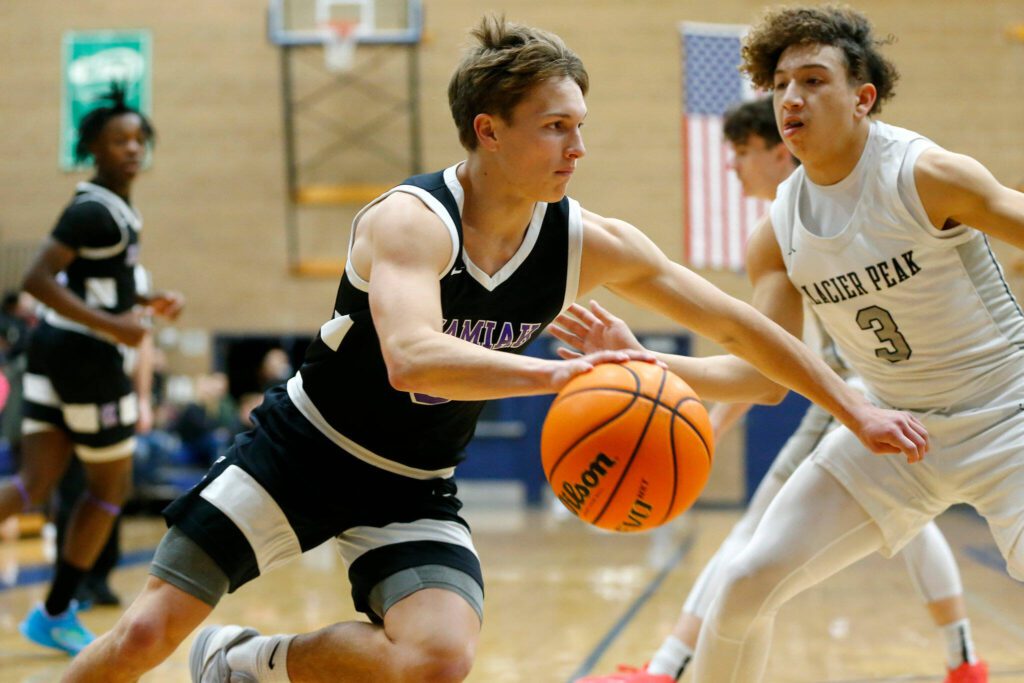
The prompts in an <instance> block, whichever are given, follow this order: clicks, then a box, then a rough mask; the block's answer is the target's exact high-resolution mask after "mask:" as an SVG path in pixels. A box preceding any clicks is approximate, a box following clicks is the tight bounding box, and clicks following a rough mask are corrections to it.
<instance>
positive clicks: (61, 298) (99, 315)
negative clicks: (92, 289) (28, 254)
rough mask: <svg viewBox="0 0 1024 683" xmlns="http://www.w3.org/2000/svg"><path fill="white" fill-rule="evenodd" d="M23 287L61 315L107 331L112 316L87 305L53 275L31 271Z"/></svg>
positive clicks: (92, 327)
mask: <svg viewBox="0 0 1024 683" xmlns="http://www.w3.org/2000/svg"><path fill="white" fill-rule="evenodd" d="M22 288H23V289H24V290H25V291H26V292H28V293H29V294H31V295H32V296H34V297H35V298H36V299H38V300H39V301H40V302H41V303H42V304H43V305H45V306H47V307H49V308H51V309H53V310H54V311H56V312H57V313H59V314H60V315H62V316H64V317H65V318H68V319H70V320H74V321H75V322H77V323H81V324H82V325H85V326H86V327H88V328H90V329H93V330H97V331H100V332H107V331H108V328H109V326H110V322H111V317H110V315H109V314H107V313H106V312H104V311H101V310H98V309H95V308H91V307H90V306H86V305H85V302H84V301H82V300H81V299H80V298H78V297H77V296H75V295H74V294H73V293H71V292H70V291H68V290H67V288H65V287H62V286H61V285H59V284H58V283H57V281H56V280H54V279H53V277H52V276H49V275H46V274H44V273H39V272H37V271H35V270H32V271H29V273H28V274H27V275H26V276H25V281H24V282H23V283H22Z"/></svg>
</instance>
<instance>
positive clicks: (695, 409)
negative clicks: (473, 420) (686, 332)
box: [540, 361, 714, 532]
mask: <svg viewBox="0 0 1024 683" xmlns="http://www.w3.org/2000/svg"><path fill="white" fill-rule="evenodd" d="M540 451H541V461H542V462H543V465H544V474H545V476H546V477H547V480H548V483H549V484H551V488H552V489H553V490H554V492H555V496H557V497H558V499H559V500H560V501H561V502H562V504H563V505H565V507H567V508H568V509H569V510H570V511H571V512H572V513H573V514H575V515H576V516H577V517H579V518H580V519H582V520H583V521H585V522H588V523H590V524H593V525H595V526H598V527H600V528H602V529H608V530H610V531H621V532H631V531H646V530H648V529H653V528H655V527H657V526H660V525H662V524H664V523H665V522H667V521H669V520H671V519H672V518H674V517H676V516H677V515H679V514H680V513H681V512H683V511H684V510H686V509H687V508H689V507H690V506H691V505H692V504H693V502H694V501H695V500H696V499H697V496H698V495H700V492H701V490H703V488H704V485H705V484H706V483H707V480H708V474H709V473H710V471H711V462H712V459H713V453H714V441H713V435H712V430H711V422H710V420H709V419H708V414H707V411H706V410H705V409H704V405H703V404H702V403H701V402H700V399H699V398H698V397H697V395H696V394H695V393H694V391H693V389H691V388H690V387H689V385H687V384H686V382H684V381H683V380H681V379H680V378H679V377H677V376H676V375H674V374H672V373H671V372H668V371H667V370H665V369H663V368H660V367H658V366H657V365H654V364H653V363H643V362H639V361H630V362H628V363H621V364H619V363H604V364H602V365H598V366H597V367H595V368H594V369H593V370H591V371H590V372H587V373H585V374H582V375H579V376H578V377H576V378H574V379H573V380H571V381H570V382H569V383H568V384H566V385H565V386H564V387H563V388H562V390H561V391H560V392H559V393H558V396H557V397H556V398H555V400H554V402H553V403H552V404H551V408H550V409H549V410H548V414H547V418H546V419H545V420H544V427H543V429H542V431H541V444H540Z"/></svg>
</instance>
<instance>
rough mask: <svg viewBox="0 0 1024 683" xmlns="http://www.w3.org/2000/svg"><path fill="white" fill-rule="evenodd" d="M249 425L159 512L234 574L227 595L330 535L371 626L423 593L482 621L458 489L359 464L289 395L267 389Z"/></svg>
mask: <svg viewBox="0 0 1024 683" xmlns="http://www.w3.org/2000/svg"><path fill="white" fill-rule="evenodd" d="M253 419H254V421H255V422H256V425H257V426H256V428H255V429H253V430H251V431H249V432H246V433H244V434H241V435H239V436H238V437H236V438H235V441H234V443H233V444H232V445H231V447H230V448H229V449H228V452H227V453H226V454H225V455H224V456H223V457H221V458H219V459H218V460H217V461H216V462H215V463H214V464H213V466H212V467H211V469H210V471H209V472H207V474H206V476H205V477H204V478H203V480H202V481H201V482H200V483H198V484H197V485H196V486H195V487H194V488H193V489H192V490H190V491H189V492H188V493H186V494H185V495H183V496H182V497H180V498H179V499H178V500H176V501H174V502H173V503H171V505H169V506H168V507H167V509H165V510H164V516H165V518H166V519H167V523H168V525H173V526H176V527H178V529H179V530H180V531H182V532H183V533H185V534H186V535H187V536H188V537H189V538H191V539H192V540H193V541H195V542H196V543H197V544H198V545H199V546H200V547H201V548H202V549H203V550H204V551H205V552H207V553H208V554H209V555H210V556H211V557H212V558H213V560H214V561H215V562H216V563H217V565H218V566H219V567H220V568H221V569H222V570H223V571H224V573H225V574H227V576H228V579H229V581H230V586H229V592H233V591H235V590H236V589H238V588H239V587H240V586H242V585H243V584H245V583H246V582H248V581H250V580H252V579H253V578H255V577H256V576H258V575H260V574H263V573H265V572H267V571H270V570H271V569H273V568H275V567H278V566H280V565H282V564H284V563H286V562H288V561H290V560H292V559H294V558H296V557H298V556H299V555H300V554H302V553H303V552H305V551H307V550H310V549H312V548H315V547H316V546H318V545H320V544H321V543H323V542H324V541H327V540H329V539H331V538H334V539H336V542H337V544H338V550H339V551H340V553H341V556H342V559H343V560H344V561H345V564H346V565H347V566H348V576H349V581H350V583H351V585H352V599H353V602H354V604H355V607H356V609H358V610H359V611H360V612H363V613H365V614H367V616H369V617H370V619H372V620H374V621H377V622H379V621H381V620H382V619H383V616H384V613H385V612H386V611H387V609H388V608H389V607H390V606H391V605H393V604H394V603H395V602H397V601H398V600H400V599H401V598H403V597H405V596H406V595H409V594H411V593H413V592H415V591H416V590H419V589H421V588H427V587H438V588H444V589H447V590H451V591H453V592H456V593H458V594H460V595H462V596H463V597H464V598H465V599H466V600H467V601H468V602H469V603H470V605H471V606H473V608H474V609H475V610H476V611H477V613H478V614H480V615H482V601H483V577H482V575H481V571H480V560H479V558H478V557H477V554H476V550H475V548H474V547H473V541H472V538H471V536H470V531H469V525H468V524H467V523H466V521H465V520H463V519H462V517H460V516H459V514H458V513H459V509H460V508H461V507H462V503H461V502H460V501H459V500H458V498H457V496H456V486H455V482H454V481H452V480H450V479H431V480H426V481H423V480H414V479H409V478H407V477H402V476H400V475H396V474H392V473H390V472H386V471H384V470H381V469H379V468H376V467H373V466H372V465H369V464H366V463H364V462H363V461H361V460H359V459H357V458H355V457H354V456H352V455H350V454H348V453H346V452H345V451H343V450H341V449H339V448H338V447H337V446H336V445H335V444H334V443H332V442H331V441H329V440H328V439H327V438H326V437H324V436H323V435H322V434H321V433H320V432H319V431H317V430H316V428H315V427H313V425H312V424H310V423H309V421H308V420H306V418H305V417H303V415H302V414H301V413H300V412H299V411H298V409H297V408H296V407H295V405H294V404H293V403H292V402H291V400H290V399H289V398H288V394H287V392H286V390H285V389H284V387H276V388H274V389H271V390H270V391H269V392H267V395H266V397H265V399H264V402H263V404H262V405H261V406H260V407H259V408H257V409H256V410H255V411H253Z"/></svg>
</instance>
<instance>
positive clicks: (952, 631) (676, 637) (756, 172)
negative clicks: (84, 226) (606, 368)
mask: <svg viewBox="0 0 1024 683" xmlns="http://www.w3.org/2000/svg"><path fill="white" fill-rule="evenodd" d="M723 128H724V133H725V138H726V141H727V142H728V144H729V145H730V147H731V148H732V151H733V159H734V161H733V169H734V170H735V172H736V175H737V177H738V178H739V180H740V182H741V184H742V185H743V192H744V194H746V195H747V196H749V197H758V198H760V199H775V193H776V189H777V188H778V186H779V184H780V183H782V182H783V181H784V180H785V179H786V178H788V177H789V176H790V174H791V173H792V172H793V171H794V170H795V169H796V167H797V162H796V161H795V160H794V159H793V156H792V155H791V154H790V153H789V150H788V149H787V148H786V146H785V145H783V144H782V137H781V136H780V135H779V130H778V127H777V126H776V124H775V112H774V110H773V108H772V101H771V98H765V99H761V100H757V101H754V102H748V103H745V104H742V105H740V106H738V107H737V108H735V109H733V110H731V111H730V112H728V113H727V114H726V116H725V120H724V122H723ZM570 312H571V313H572V314H573V315H571V316H562V317H560V318H559V320H558V321H557V322H558V323H559V324H561V325H563V326H564V327H566V328H571V329H573V330H575V332H570V331H569V330H568V329H562V328H559V327H557V326H555V327H552V331H553V332H554V334H555V336H556V337H559V338H560V339H562V340H564V341H566V342H567V343H570V344H573V345H575V344H585V341H584V340H585V339H586V338H587V336H588V335H599V336H603V335H604V334H605V333H604V332H599V330H598V329H596V328H607V330H608V331H607V334H609V335H614V336H615V337H617V338H621V339H622V340H624V342H625V343H628V341H629V340H631V339H632V335H631V334H630V333H629V331H628V329H627V328H626V327H625V323H623V322H622V321H621V320H619V319H618V318H616V317H615V316H613V315H611V314H609V313H608V312H607V311H605V310H604V309H603V308H601V307H600V306H598V305H596V304H594V310H593V311H592V312H588V311H587V310H586V309H584V308H582V307H575V306H574V307H573V308H572V309H570ZM809 322H811V323H812V324H814V325H815V331H816V335H814V336H815V337H816V338H817V341H818V349H819V351H820V354H821V357H822V358H823V359H824V360H825V361H826V362H827V363H828V365H829V367H831V368H832V369H833V370H834V371H835V372H836V373H837V374H839V375H840V376H842V377H846V378H847V381H848V382H850V383H851V385H852V386H854V387H857V388H858V389H862V388H863V384H862V383H861V382H860V381H859V380H858V379H856V377H855V376H854V375H853V374H852V373H851V372H850V368H849V367H848V366H847V365H846V363H845V362H844V361H843V360H842V358H840V356H839V354H838V353H837V351H836V348H835V343H834V342H833V341H832V340H831V339H830V338H829V336H828V334H827V333H826V332H825V331H824V330H823V329H821V326H820V325H819V324H817V319H816V318H813V317H812V319H811V320H810V321H809ZM638 348H639V345H638ZM591 350H593V349H591ZM750 407H751V404H749V403H719V404H716V405H715V406H713V407H712V409H711V412H710V415H711V423H712V426H713V427H714V430H715V436H716V439H719V438H721V436H722V435H723V434H724V433H725V432H726V431H728V429H729V428H730V427H731V426H732V425H734V424H735V423H736V421H737V420H739V419H740V418H741V417H742V416H743V415H744V414H745V413H746V412H747V411H748V410H749V409H750ZM835 426H836V423H835V421H834V420H833V419H832V416H831V415H829V414H828V413H826V412H825V411H823V410H821V409H820V408H818V407H817V406H815V405H811V406H810V407H809V408H808V410H807V413H806V415H804V418H803V420H801V422H800V425H799V427H798V428H797V431H796V432H795V433H794V434H793V436H791V437H790V438H789V440H788V441H787V442H786V444H785V445H784V446H783V448H782V450H781V451H780V452H779V454H778V457H777V458H776V459H775V461H774V463H773V464H772V466H771V468H770V469H769V470H768V472H767V474H766V475H765V477H764V479H763V480H762V481H761V483H760V485H759V486H758V487H757V490H756V491H755V492H754V495H753V496H752V497H751V500H750V506H749V507H748V508H747V511H746V513H744V515H743V517H741V518H740V520H739V521H738V522H737V523H736V525H735V526H734V527H733V529H732V531H731V532H730V533H729V535H728V536H727V537H726V539H725V541H723V542H722V545H721V547H720V548H719V549H718V552H716V553H715V555H714V556H713V557H712V558H711V559H710V560H709V561H708V563H707V565H706V566H705V567H704V570H703V571H702V572H701V574H700V576H699V577H698V578H697V581H696V583H694V585H693V588H692V589H691V591H690V594H689V595H688V596H687V598H686V602H685V603H684V604H683V609H682V613H681V614H680V616H679V620H678V621H677V622H676V625H675V627H674V628H673V630H672V633H671V634H670V635H669V636H668V637H666V638H665V640H664V641H663V642H662V644H661V646H660V647H659V648H658V650H657V652H655V654H654V656H653V657H652V658H651V661H650V662H649V663H648V664H647V665H646V666H645V667H643V668H642V669H636V668H633V667H629V666H622V667H619V669H620V670H619V672H617V673H614V674H610V675H607V676H588V677H586V678H582V679H580V680H579V682H578V683H672V682H673V681H676V680H678V679H679V678H680V677H682V675H683V673H684V672H685V670H686V667H687V665H688V664H689V663H690V661H691V659H692V657H693V652H694V649H695V648H696V646H697V636H698V635H699V633H700V628H701V625H702V624H703V621H704V618H705V617H706V616H707V612H708V608H709V607H710V606H711V602H712V600H713V599H714V597H715V594H716V592H717V590H718V585H719V582H720V579H721V577H722V570H723V568H724V566H725V564H726V563H727V562H728V561H729V559H731V558H733V557H735V556H736V555H737V554H738V553H739V552H740V551H741V550H742V549H743V548H744V546H745V545H746V544H747V543H748V542H749V541H750V537H751V536H752V535H753V533H754V529H756V528H757V525H758V523H759V522H760V520H761V517H762V516H763V515H764V512H765V510H766V509H767V507H768V504H769V503H770V502H771V501H772V499H774V498H775V496H776V494H778V492H779V489H780V488H781V487H782V485H783V484H784V483H785V482H786V480H787V479H789V477H790V476H792V474H793V472H795V471H796V468H797V467H798V466H799V465H800V463H802V462H803V461H804V460H806V459H807V457H808V456H809V455H810V454H811V452H812V451H813V450H814V448H815V447H816V446H817V445H818V444H819V443H820V442H821V440H822V439H823V438H824V436H825V434H827V433H828V432H829V431H830V430H831V429H832V428H834V427H835ZM900 554H901V555H902V556H903V559H904V561H905V562H906V564H907V570H908V571H909V573H910V578H911V582H912V583H913V585H914V588H915V589H916V590H917V593H918V595H919V596H920V597H921V599H922V600H923V601H924V603H925V605H926V607H927V609H928V612H929V614H930V616H931V618H932V620H933V621H934V622H935V625H936V626H937V627H938V628H939V630H940V631H941V632H942V635H943V640H944V642H945V650H946V668H947V669H948V672H949V673H948V675H947V679H946V681H947V683H960V682H961V681H963V682H966V683H985V681H987V680H988V676H987V673H986V671H987V667H986V665H985V663H984V662H982V661H980V660H979V659H978V657H977V655H976V653H975V650H974V642H973V638H972V635H971V625H970V620H969V619H968V618H967V606H966V604H965V602H964V597H963V585H962V583H961V580H960V570H959V568H958V567H957V565H956V558H955V557H954V556H953V551H952V550H951V549H950V547H949V543H948V542H947V541H946V538H945V536H943V535H942V532H941V531H940V530H939V528H938V526H936V525H935V523H934V522H931V523H929V524H928V525H927V526H925V528H924V529H923V530H922V531H921V533H920V534H918V535H917V536H915V537H914V539H913V540H912V541H910V542H909V543H908V544H907V546H906V547H905V548H904V549H903V550H902V551H901V552H900Z"/></svg>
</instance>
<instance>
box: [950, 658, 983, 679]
mask: <svg viewBox="0 0 1024 683" xmlns="http://www.w3.org/2000/svg"><path fill="white" fill-rule="evenodd" d="M946 683H988V664H986V663H985V662H982V661H980V660H979V661H977V662H975V663H974V664H968V663H967V662H964V663H963V664H961V665H960V666H958V667H957V668H955V669H950V670H949V674H948V675H947V676H946Z"/></svg>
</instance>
